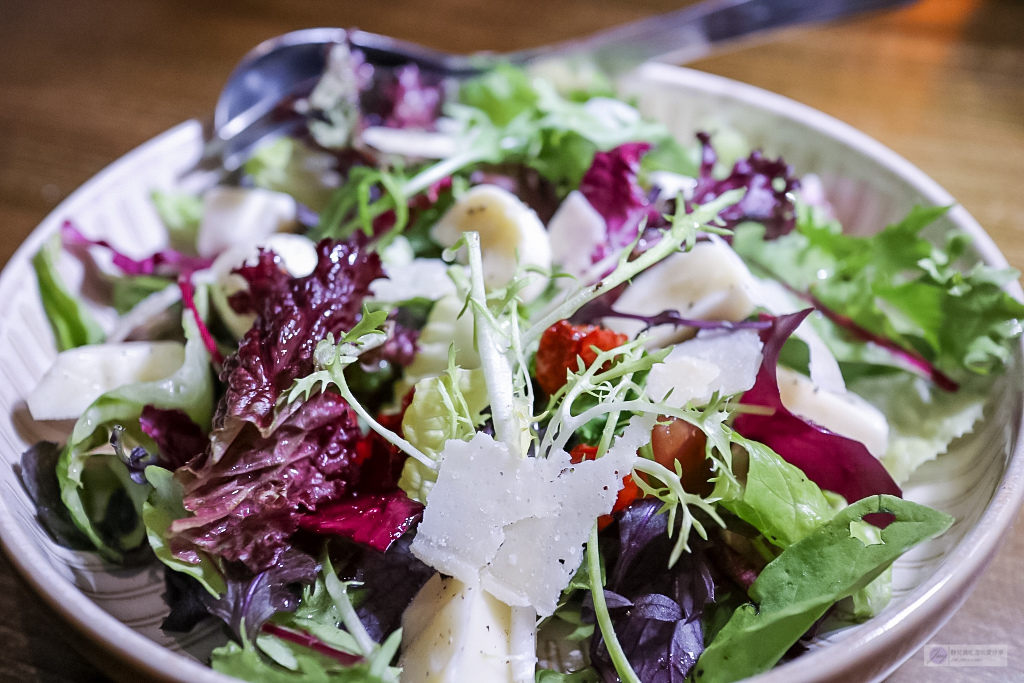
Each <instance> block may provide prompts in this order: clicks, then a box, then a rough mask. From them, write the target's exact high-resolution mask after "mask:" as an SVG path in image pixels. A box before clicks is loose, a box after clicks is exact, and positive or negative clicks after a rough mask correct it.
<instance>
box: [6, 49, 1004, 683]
mask: <svg viewBox="0 0 1024 683" xmlns="http://www.w3.org/2000/svg"><path fill="white" fill-rule="evenodd" d="M634 78H636V79H637V80H639V81H642V82H643V83H645V87H649V86H648V85H647V84H651V85H663V86H665V87H669V88H672V87H686V88H688V89H696V90H699V91H702V92H704V93H707V94H709V95H717V96H721V97H725V98H727V99H731V100H735V101H737V102H739V103H741V104H744V105H747V106H752V107H756V108H759V109H762V110H765V111H767V112H770V113H773V114H776V115H779V116H782V117H784V118H787V119H790V120H793V121H794V122H796V123H798V124H801V125H804V126H807V127H809V128H812V129H814V130H816V131H818V132H820V133H822V134H824V135H827V136H829V137H832V138H834V139H836V140H838V141H840V142H842V143H844V144H845V145H847V146H848V147H850V148H851V149H853V150H854V151H856V152H857V153H859V154H861V155H863V156H865V157H868V158H869V159H871V160H873V161H875V162H876V163H878V164H879V165H881V166H883V167H886V168H888V169H890V170H891V171H892V172H893V173H895V174H896V175H898V176H900V177H901V178H903V179H904V180H906V181H907V182H908V183H909V184H910V185H912V186H913V187H914V188H915V189H916V190H917V191H918V192H919V193H920V194H921V196H922V197H924V198H925V199H926V200H928V201H930V202H933V203H935V204H954V206H953V208H952V209H951V210H950V212H949V217H950V219H951V220H952V221H953V222H954V223H956V224H957V225H958V226H959V227H960V228H962V229H964V230H965V231H966V232H968V233H969V234H970V235H971V237H972V239H973V240H974V247H975V249H976V250H977V252H978V253H979V255H980V256H981V258H982V260H984V261H985V262H986V263H988V264H990V265H993V266H996V267H1003V268H1005V267H1008V265H1009V264H1008V263H1007V261H1006V259H1005V257H1004V256H1003V254H1002V253H1001V252H1000V251H999V249H998V247H997V246H996V245H995V243H994V242H993V241H992V239H991V237H989V236H988V234H987V233H986V232H985V231H984V230H983V229H982V227H981V226H980V225H979V224H978V223H977V221H975V219H974V218H973V217H972V216H971V215H970V214H969V213H968V212H967V210H966V209H965V208H964V207H963V206H961V205H959V204H956V203H955V200H954V199H953V197H952V196H951V195H950V194H949V193H948V192H947V191H946V190H944V189H943V188H942V187H941V186H940V185H939V184H938V183H937V182H936V181H935V180H933V179H932V178H930V177H929V176H928V175H926V174H925V173H924V172H923V171H921V170H920V169H918V168H917V167H916V166H914V165H913V164H911V163H910V162H909V161H907V160H906V159H904V158H903V157H902V156H900V155H898V154H897V153H896V152H894V151H892V150H891V149H889V148H888V147H886V146H885V145H883V144H882V143H880V142H878V141H877V140H875V139H873V138H871V137H870V136H868V135H867V134H866V133H863V132H861V131H859V130H857V129H855V128H853V127H852V126H850V125H848V124H846V123H843V122H842V121H840V120H838V119H836V118H834V117H832V116H830V115H828V114H825V113H824V112H821V111H819V110H817V109H814V108H812V107H810V106H807V105H804V104H801V103H799V102H796V101H794V100H791V99H789V98H787V97H784V96H782V95H778V94H776V93H772V92H770V91H767V90H764V89H762V88H758V87H756V86H752V85H748V84H745V83H741V82H739V81H735V80H732V79H729V78H725V77H722V76H717V75H713V74H707V73H703V72H700V71H696V70H693V69H689V68H685V67H678V66H672V65H668V64H657V63H650V64H646V65H644V66H642V67H640V69H639V70H638V71H637V72H636V73H635V74H634ZM200 131H201V125H200V124H199V123H198V122H197V121H194V120H192V121H186V122H183V123H181V124H179V125H177V126H175V127H173V128H171V129H169V130H167V131H165V132H164V133H162V134H160V135H158V136H156V137H154V138H152V139H150V140H148V141H146V142H144V143H142V144H141V145H140V146H138V147H136V148H135V149H133V150H131V151H130V152H128V153H127V154H125V155H123V156H121V157H119V158H118V159H116V160H115V161H113V162H112V163H111V164H109V165H108V166H107V167H105V168H104V169H103V170H102V171H100V172H99V173H97V174H96V175H95V176H93V177H92V178H90V179H89V180H88V181H86V182H85V183H84V184H83V185H82V186H80V187H79V188H78V189H76V190H75V191H74V192H73V193H72V194H71V195H69V196H68V197H67V198H66V199H64V200H63V201H62V202H61V203H60V204H59V205H58V206H57V207H56V208H54V209H53V211H51V212H50V213H49V214H48V215H47V216H46V217H45V218H44V219H43V221H41V222H40V224H39V225H38V226H37V227H36V228H35V229H34V230H33V231H32V233H31V234H30V235H29V236H28V238H27V239H26V240H25V241H24V242H23V243H22V244H21V245H20V246H19V248H18V249H17V250H16V251H15V253H14V254H13V255H12V256H11V258H10V260H9V261H8V263H7V264H6V265H5V266H4V269H3V272H2V273H0V300H3V299H4V298H5V297H4V295H5V294H6V293H7V291H8V290H9V289H11V288H13V287H16V286H20V283H18V282H16V281H15V271H16V270H20V269H22V268H25V267H27V264H28V262H29V260H30V259H31V256H32V255H33V254H34V253H35V252H36V251H38V249H39V248H41V247H42V245H43V243H44V241H45V240H46V239H47V238H48V237H49V236H50V235H51V234H53V232H54V231H55V230H56V229H57V227H58V226H59V224H60V223H61V222H62V221H63V220H64V218H65V216H67V215H68V214H69V213H70V212H72V211H73V209H74V207H75V205H76V204H77V203H79V202H81V201H84V198H85V197H89V196H91V195H93V193H94V192H98V191H99V190H101V189H102V187H103V185H105V184H107V183H108V182H109V181H110V180H111V179H112V178H113V177H116V176H117V175H118V173H119V172H120V170H121V168H122V167H124V166H129V165H133V164H135V163H138V161H139V160H140V159H142V158H146V157H155V158H159V156H160V155H161V153H162V151H163V150H164V148H165V147H168V146H173V145H175V144H181V143H183V142H184V141H185V140H187V139H189V138H191V139H199V137H200ZM179 138H181V140H179ZM1007 290H1008V291H1009V292H1010V293H1011V294H1012V295H1013V296H1014V297H1015V298H1017V299H1024V292H1022V290H1021V287H1020V285H1019V284H1018V283H1017V282H1014V283H1012V284H1011V285H1010V286H1009V287H1007ZM1021 344H1024V340H1022V342H1021ZM1022 437H1024V424H1020V425H1018V429H1017V431H1016V433H1015V434H1014V436H1013V438H1014V439H1015V445H1014V450H1013V453H1012V454H1011V455H1010V458H1009V460H1008V461H1007V466H1006V470H1005V471H1004V473H1003V476H1002V478H1001V479H1000V481H999V484H998V487H997V489H996V491H995V493H994V494H993V497H992V499H991V500H990V501H989V504H988V506H987V507H986V509H985V511H984V512H983V514H982V516H981V517H980V519H979V520H978V522H977V524H976V525H975V526H974V528H972V529H970V530H969V531H967V533H966V534H965V536H964V537H963V539H962V540H961V541H960V542H959V543H958V544H957V545H956V546H955V547H954V549H953V551H952V552H951V553H950V554H949V556H947V558H946V559H945V560H944V561H943V562H942V564H941V565H940V566H939V567H938V569H937V570H936V571H935V573H934V574H933V575H932V576H931V577H929V578H928V579H927V580H926V581H925V582H924V583H922V584H921V585H919V586H918V587H917V588H915V589H913V590H912V591H911V592H910V593H908V594H907V596H905V597H904V598H903V599H904V604H903V605H902V606H901V607H900V609H898V610H896V611H894V612H893V613H892V614H890V615H885V617H884V618H882V619H879V618H877V617H876V618H875V619H873V620H872V621H871V622H868V623H869V624H870V625H871V627H870V628H861V629H859V631H858V633H856V634H855V635H852V636H850V637H849V638H846V639H844V640H843V644H844V647H835V646H834V645H830V646H826V647H823V648H821V649H820V650H815V651H811V652H808V653H806V654H804V655H803V656H801V657H799V658H797V659H795V660H794V661H792V662H789V663H787V664H784V665H782V666H779V667H776V668H775V669H772V670H771V671H768V672H766V673H763V674H760V675H759V676H755V677H753V678H750V679H748V680H749V681H752V682H756V683H789V682H790V681H793V680H808V681H810V680H815V679H816V678H820V677H821V674H822V672H823V671H824V672H827V674H828V675H829V676H835V675H839V676H841V675H843V672H847V673H848V674H850V673H853V669H856V668H858V667H860V666H863V665H864V664H865V663H866V662H871V661H878V657H879V655H880V653H881V652H882V651H884V650H886V649H888V647H889V646H890V644H891V642H892V639H893V638H894V637H895V638H900V639H909V641H914V640H915V638H914V634H915V633H921V632H922V631H924V630H927V631H928V632H929V636H930V635H931V634H933V633H934V632H935V631H937V630H938V629H939V627H940V626H941V625H942V623H943V622H944V619H942V620H936V616H937V615H936V614H935V612H936V611H937V610H938V609H939V608H940V607H941V606H943V605H955V606H956V607H959V605H960V604H961V603H962V602H963V601H964V600H966V598H967V595H968V594H969V592H970V589H971V588H972V587H973V585H974V583H976V582H977V580H978V579H979V578H980V574H981V572H982V570H983V569H984V568H985V566H986V565H987V564H988V562H989V561H990V560H991V559H992V557H993V556H994V554H995V551H996V549H997V547H998V544H999V542H1000V540H1001V539H1002V538H1003V536H1004V535H1005V533H1006V532H1007V531H1008V529H1009V527H1010V524H1011V523H1012V522H1013V520H1014V518H1015V517H1016V515H1017V512H1018V510H1019V508H1020V507H1021V503H1022V500H1024V485H1022V482H1024V456H1022V451H1024V438H1022ZM0 542H2V544H3V546H4V549H5V551H6V554H7V557H8V558H9V559H10V561H11V564H12V565H13V566H14V567H15V568H16V569H17V570H18V572H19V574H20V575H21V577H22V579H23V580H25V581H26V582H27V583H28V584H29V585H30V586H31V587H32V588H33V590H34V592H35V593H36V595H37V596H39V598H40V599H41V600H43V602H44V603H46V604H47V605H48V606H49V607H50V609H52V610H53V611H54V612H55V613H56V614H58V615H59V616H60V618H61V619H63V620H64V621H65V622H67V623H68V624H70V625H71V626H72V627H73V628H74V629H75V630H76V631H77V632H78V633H79V634H80V635H82V636H84V637H85V638H86V639H87V640H88V641H89V642H91V643H92V644H95V645H98V646H99V647H100V648H101V649H102V651H103V652H102V655H106V657H103V658H104V659H106V658H107V657H110V656H113V657H114V658H116V659H118V660H124V661H127V662H130V665H131V666H132V668H133V669H135V670H137V671H140V672H145V673H147V674H148V675H150V676H153V677H156V679H157V680H162V681H174V682H178V683H186V682H187V683H230V682H231V681H237V679H235V678H233V677H231V676H228V675H226V674H221V673H219V672H216V671H214V670H213V669H210V668H209V667H207V666H205V665H203V664H200V663H199V662H196V661H194V660H192V659H190V658H188V657H186V656H185V655H182V654H179V653H176V652H174V651H172V650H170V649H168V648H166V647H164V646H162V645H160V644H159V643H157V642H155V641H152V640H150V639H149V638H147V637H145V636H143V635H142V634H141V633H138V632H136V631H135V630H133V629H132V628H131V627H129V626H127V625H126V624H124V623H122V622H121V621H119V620H118V619H116V618H115V617H113V616H112V615H110V614H108V613H107V612H106V611H104V610H103V609H102V608H101V607H99V605H97V604H96V603H94V602H93V601H92V600H90V599H89V598H88V597H87V596H86V595H85V594H84V593H83V592H82V591H81V590H79V589H78V588H77V587H76V586H75V585H74V584H72V583H71V582H69V581H68V580H67V579H65V578H64V577H63V576H62V575H61V574H60V573H59V572H58V571H57V570H56V569H54V568H53V567H52V566H51V565H50V562H49V560H48V559H47V558H46V557H45V556H44V554H43V553H42V551H41V550H39V549H38V548H37V547H36V546H35V544H34V543H33V542H32V541H31V540H30V539H29V537H28V535H27V534H26V533H25V532H23V531H22V530H21V528H20V527H19V526H18V525H17V524H16V523H15V522H14V518H13V516H12V515H11V513H10V510H9V508H8V506H7V502H6V500H5V499H4V498H3V497H2V496H0ZM929 606H932V607H933V609H931V610H929V609H928V607H929ZM953 611H954V610H947V612H948V616H952V612H953ZM948 616H947V617H946V618H948ZM928 619H931V622H927V620H928ZM925 623H927V626H923V625H924V624H925ZM883 636H884V637H883ZM917 646H918V643H916V642H915V643H914V645H913V647H911V648H910V650H909V651H908V652H906V653H904V654H903V655H902V656H901V658H899V659H898V660H896V661H895V662H894V663H892V665H891V666H890V667H889V668H887V669H885V670H884V671H882V672H881V673H878V671H877V667H875V669H873V671H874V672H875V673H873V674H872V675H873V676H874V678H875V679H877V678H881V677H882V676H883V675H885V674H887V673H889V672H891V671H892V670H894V669H895V668H896V667H897V666H899V665H900V664H901V663H902V662H903V661H905V660H906V659H907V658H908V657H909V656H910V655H912V654H913V652H914V650H916V648H917ZM87 656H88V655H87ZM825 657H828V658H829V659H828V660H826V659H825ZM826 661H827V666H826ZM836 680H845V679H843V678H837V679H836Z"/></svg>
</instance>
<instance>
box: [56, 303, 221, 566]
mask: <svg viewBox="0 0 1024 683" xmlns="http://www.w3.org/2000/svg"><path fill="white" fill-rule="evenodd" d="M182 325H183V326H184V329H185V338H186V343H185V362H184V363H183V364H182V366H181V367H180V368H179V369H178V370H177V371H176V372H175V373H174V374H173V375H171V376H170V377H167V378H165V379H162V380H157V381H154V382H140V383H137V384H129V385H126V386H123V387H119V388H118V389H114V390H113V391H110V392H107V393H106V394H103V395H102V396H100V397H99V398H98V399H96V400H95V401H93V403H92V405H90V406H89V408H87V409H86V411H85V413H83V414H82V416H81V417H80V418H79V419H78V422H76V423H75V427H74V430H73V431H72V432H71V438H70V439H69V440H68V443H67V445H66V446H65V447H64V450H63V452H62V453H61V457H60V460H59V461H58V463H57V479H58V481H59V482H60V487H61V499H62V500H63V501H64V504H65V505H66V506H67V508H68V510H69V511H70V512H71V517H72V519H73V520H74V522H75V524H76V525H77V526H78V528H79V529H81V530H82V531H83V532H84V533H85V534H86V536H88V537H89V540H90V541H92V543H93V544H94V545H95V546H96V549H97V550H98V551H99V553H100V554H101V555H102V556H103V557H104V558H106V559H107V560H110V561H112V562H120V561H122V559H123V557H124V554H125V552H127V551H129V550H131V549H133V548H134V547H137V546H138V545H141V544H142V543H143V542H144V541H145V537H146V535H145V529H144V526H143V524H142V513H143V504H144V503H145V501H146V498H147V497H148V495H149V489H150V487H149V486H148V485H142V484H136V483H135V482H133V481H131V479H130V478H129V476H128V470H127V468H126V467H125V466H124V464H122V463H121V462H120V461H119V460H118V459H117V458H116V457H114V456H112V455H96V454H94V452H95V451H96V450H97V449H100V448H103V447H105V446H106V445H107V444H108V443H109V440H110V430H111V429H112V427H113V426H114V425H121V426H123V427H124V428H125V437H126V438H127V439H128V440H129V441H130V442H132V443H136V444H140V445H142V446H143V447H145V448H146V450H149V451H152V450H154V449H155V448H156V445H155V444H154V443H152V441H151V440H150V439H149V437H147V436H146V435H145V434H144V433H143V432H142V429H141V428H140V427H139V416H140V415H141V414H142V409H143V408H144V407H146V406H147V405H152V406H156V407H157V408H165V409H178V410H182V411H184V412H185V413H186V414H188V416H189V417H190V418H192V421H193V422H195V423H196V424H198V425H200V426H201V427H203V428H204V430H208V429H209V427H210V421H211V419H212V416H213V379H212V377H211V374H210V357H209V354H208V353H207V351H206V347H205V346H204V345H203V341H202V339H201V337H200V335H199V330H198V328H197V327H196V323H195V320H194V319H193V317H192V314H191V313H190V312H186V313H185V315H184V316H183V317H182ZM98 463H104V464H105V465H106V466H107V469H109V470H110V471H111V473H112V474H113V475H114V476H115V477H116V478H117V480H118V481H120V482H121V483H122V484H123V486H124V489H125V490H126V491H127V492H128V494H129V496H130V497H131V500H132V502H133V507H134V513H135V516H134V518H129V519H125V520H122V522H123V524H122V526H125V527H130V528H131V530H132V531H131V534H128V535H127V536H125V535H124V534H120V536H122V537H124V538H123V539H122V540H121V541H120V542H115V540H114V539H112V538H111V537H110V535H109V534H104V533H102V530H101V528H100V527H99V526H98V524H99V522H100V521H101V520H102V519H103V516H104V515H105V514H106V510H105V509H102V508H97V506H96V505H95V504H94V503H92V502H90V501H95V496H93V495H91V494H90V489H92V488H94V485H96V486H98V485H99V480H97V478H96V477H95V476H91V475H90V473H93V474H95V473H98V471H99V470H98V468H97V467H96V465H97V464H98ZM102 481H103V482H105V483H106V485H112V484H111V482H110V478H109V476H105V477H104V478H103V480H102ZM136 539H137V540H136Z"/></svg>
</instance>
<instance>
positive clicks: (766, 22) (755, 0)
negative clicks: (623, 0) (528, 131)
mask: <svg viewBox="0 0 1024 683" xmlns="http://www.w3.org/2000/svg"><path fill="white" fill-rule="evenodd" d="M912 2H914V0H705V1H704V2H699V3H696V4H693V5H690V6H689V7H684V8H683V9H680V10H676V11H674V12H669V13H667V14H660V15H657V16H653V17H648V18H646V19H641V20H640V21H636V22H633V23H631V24H625V25H622V26H617V27H615V28H611V29H608V30H606V31H601V32H598V33H595V34H593V35H591V36H587V37H585V38H581V39H576V40H569V41H566V42H564V43H558V44H556V45H550V46H546V47H541V48H537V49H534V50H524V51H521V52H515V53H511V54H509V55H506V56H505V59H507V60H509V61H512V62H513V63H517V64H536V63H540V62H546V61H549V60H554V59H566V58H568V59H569V60H570V61H572V60H581V61H588V62H591V63H593V64H595V65H596V66H598V67H600V68H601V69H602V70H603V71H605V72H606V73H609V74H610V75H616V74H620V73H623V72H625V71H629V70H630V69H632V68H634V67H636V66H639V65H640V64H642V63H644V62H646V61H649V60H657V61H664V62H671V63H676V64H678V63H684V62H689V61H693V60H695V59H699V58H701V57H704V56H707V55H708V54H709V53H711V52H712V51H714V50H716V49H720V48H721V47H723V46H728V45H729V44H730V43H734V42H736V41H738V40H740V39H749V38H753V37H757V36H759V35H761V34H764V33H768V32H771V31H773V30H777V29H781V28H786V27H790V26H796V25H799V24H814V23H822V22H826V21H831V20H834V19H839V18H842V17H845V16H850V15H854V14H858V13H861V12H868V11H874V10H883V9H891V8H894V7H899V6H901V5H908V4H911V3H912Z"/></svg>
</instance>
